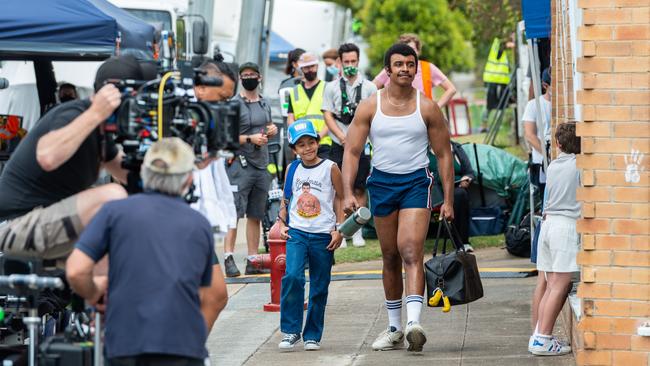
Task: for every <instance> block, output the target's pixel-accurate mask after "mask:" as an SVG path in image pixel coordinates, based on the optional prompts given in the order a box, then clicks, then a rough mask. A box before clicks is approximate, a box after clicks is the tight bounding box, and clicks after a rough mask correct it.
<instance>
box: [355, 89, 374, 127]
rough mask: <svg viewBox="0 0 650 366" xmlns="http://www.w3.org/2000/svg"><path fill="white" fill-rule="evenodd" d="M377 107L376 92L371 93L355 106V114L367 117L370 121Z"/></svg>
mask: <svg viewBox="0 0 650 366" xmlns="http://www.w3.org/2000/svg"><path fill="white" fill-rule="evenodd" d="M376 109H377V92H374V93H372V94H371V95H370V96H369V97H368V98H366V99H362V100H361V101H360V102H359V106H358V107H357V111H356V115H360V116H363V117H366V118H369V120H368V121H370V120H371V119H372V118H373V117H374V116H375V110H376Z"/></svg>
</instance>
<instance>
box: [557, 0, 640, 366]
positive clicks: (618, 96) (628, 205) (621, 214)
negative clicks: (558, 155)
mask: <svg viewBox="0 0 650 366" xmlns="http://www.w3.org/2000/svg"><path fill="white" fill-rule="evenodd" d="M550 1H551V2H552V15H553V18H552V22H553V30H552V45H553V51H552V52H553V54H552V56H551V63H552V64H553V73H552V75H553V78H554V86H555V90H554V95H553V116H554V124H557V123H562V122H565V121H573V120H576V122H577V133H578V135H580V136H581V137H582V153H581V154H580V155H579V156H578V158H577V162H578V167H579V168H580V169H581V171H582V187H581V188H579V190H578V199H579V200H581V201H582V202H583V212H582V218H581V219H580V220H579V221H578V231H579V232H580V233H581V236H582V251H581V252H580V253H579V255H578V264H580V265H581V268H582V273H581V281H582V282H581V283H580V284H579V286H578V297H579V298H580V299H581V302H582V316H581V319H580V321H579V322H578V323H577V329H576V330H577V332H578V334H577V337H576V338H577V339H578V340H579V341H578V342H576V343H575V344H574V348H576V346H577V349H574V353H575V356H576V361H577V363H578V364H579V365H624V366H632V365H644V366H645V365H650V357H649V355H650V337H641V336H638V335H637V327H639V326H640V325H641V324H642V323H643V322H644V321H650V212H649V209H650V204H649V202H650V1H649V0H576V1H575V4H576V8H575V9H574V10H577V11H581V12H582V24H580V25H579V27H578V29H577V38H578V39H577V40H578V41H580V45H581V50H579V51H580V55H579V56H580V57H578V58H577V60H576V62H575V67H576V70H577V71H578V72H579V73H580V74H578V75H577V77H580V78H581V84H582V85H581V88H580V90H577V91H576V98H575V101H574V97H573V80H572V78H573V76H572V75H573V73H572V72H568V71H572V67H573V66H574V64H573V62H572V60H571V51H572V50H571V49H570V47H569V49H567V47H562V46H563V45H564V46H566V45H569V46H570V44H571V42H570V32H569V30H568V24H566V19H565V24H563V23H562V17H563V16H564V17H567V18H568V15H567V14H568V13H569V10H570V9H569V8H568V7H569V6H570V4H571V3H574V1H569V0H550ZM563 28H567V29H564V31H563ZM562 40H564V41H565V42H564V43H562ZM574 102H575V103H577V104H579V105H581V108H582V113H581V115H578V114H576V113H575V111H576V105H575V103H574Z"/></svg>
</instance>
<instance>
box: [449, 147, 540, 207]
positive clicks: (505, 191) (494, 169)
mask: <svg viewBox="0 0 650 366" xmlns="http://www.w3.org/2000/svg"><path fill="white" fill-rule="evenodd" d="M462 146H463V150H465V153H467V156H468V157H469V160H470V162H471V163H472V169H474V172H475V173H476V174H477V178H478V169H476V154H474V146H473V144H464V145H462ZM476 152H477V153H478V162H479V164H480V167H481V174H482V175H483V187H484V188H486V189H491V190H493V191H495V192H496V193H497V194H498V195H499V196H501V197H506V198H511V199H512V200H513V201H514V200H516V197H517V194H518V193H519V190H520V189H521V188H522V187H524V188H525V187H526V185H527V184H528V167H527V163H526V162H525V161H523V160H520V159H519V158H517V157H516V156H514V155H511V154H510V153H508V152H506V151H505V150H501V149H499V148H497V147H494V146H490V145H483V144H476ZM475 183H478V179H477V180H475Z"/></svg>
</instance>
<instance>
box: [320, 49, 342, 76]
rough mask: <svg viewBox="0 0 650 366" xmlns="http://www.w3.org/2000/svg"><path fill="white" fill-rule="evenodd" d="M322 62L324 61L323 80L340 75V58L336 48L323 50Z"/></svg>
mask: <svg viewBox="0 0 650 366" xmlns="http://www.w3.org/2000/svg"><path fill="white" fill-rule="evenodd" d="M323 63H325V81H327V82H330V81H332V80H336V79H338V78H339V77H340V76H341V67H340V66H341V60H340V58H339V52H338V50H337V49H336V48H330V49H329V50H327V51H325V52H323Z"/></svg>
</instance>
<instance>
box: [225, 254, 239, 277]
mask: <svg viewBox="0 0 650 366" xmlns="http://www.w3.org/2000/svg"><path fill="white" fill-rule="evenodd" d="M223 266H224V267H226V277H239V276H241V273H240V272H239V269H238V268H237V265H236V264H235V258H234V257H233V256H232V255H229V256H227V257H226V259H225V260H224V261H223Z"/></svg>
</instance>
